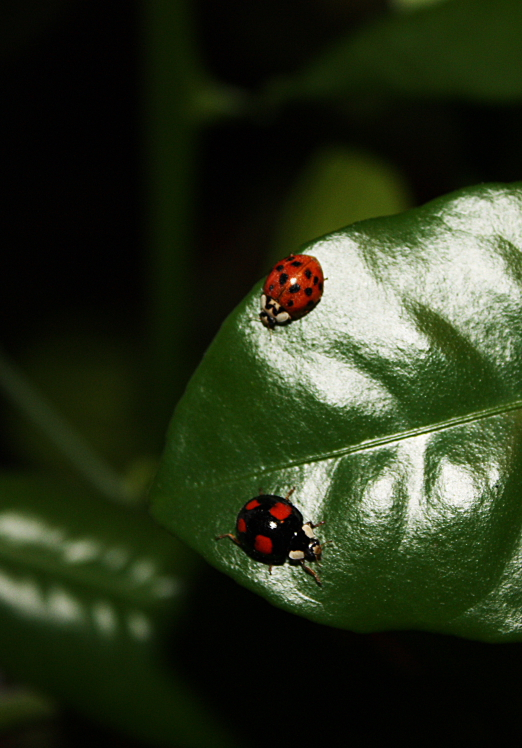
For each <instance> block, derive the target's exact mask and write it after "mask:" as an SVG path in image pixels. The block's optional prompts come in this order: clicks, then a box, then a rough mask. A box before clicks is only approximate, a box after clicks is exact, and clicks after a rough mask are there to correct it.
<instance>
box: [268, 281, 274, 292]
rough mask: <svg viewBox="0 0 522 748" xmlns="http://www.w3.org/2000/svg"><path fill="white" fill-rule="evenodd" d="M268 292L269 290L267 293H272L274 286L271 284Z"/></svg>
mask: <svg viewBox="0 0 522 748" xmlns="http://www.w3.org/2000/svg"><path fill="white" fill-rule="evenodd" d="M268 290H269V291H273V290H274V284H273V283H272V285H271V286H270V287H269V289H268Z"/></svg>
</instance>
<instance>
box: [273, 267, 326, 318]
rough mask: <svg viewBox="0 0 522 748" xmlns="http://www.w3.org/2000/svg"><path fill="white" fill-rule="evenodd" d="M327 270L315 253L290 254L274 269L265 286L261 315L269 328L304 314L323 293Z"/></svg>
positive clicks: (310, 309)
mask: <svg viewBox="0 0 522 748" xmlns="http://www.w3.org/2000/svg"><path fill="white" fill-rule="evenodd" d="M323 282H324V276H323V269H322V268H321V264H320V262H319V260H318V259H317V258H316V257H312V255H289V256H288V257H286V258H285V259H284V260H281V262H278V263H277V265H276V266H275V267H274V268H273V269H272V270H271V271H270V273H269V274H268V277H267V279H266V281H265V285H264V286H263V294H262V296H261V311H260V313H259V317H260V319H261V322H262V323H263V324H264V325H265V327H269V328H270V329H274V327H275V326H276V325H286V324H289V323H290V322H293V320H296V319H300V318H301V317H304V315H305V314H308V312H310V311H312V309H313V308H314V307H315V306H317V304H318V303H319V301H320V300H321V296H322V295H323Z"/></svg>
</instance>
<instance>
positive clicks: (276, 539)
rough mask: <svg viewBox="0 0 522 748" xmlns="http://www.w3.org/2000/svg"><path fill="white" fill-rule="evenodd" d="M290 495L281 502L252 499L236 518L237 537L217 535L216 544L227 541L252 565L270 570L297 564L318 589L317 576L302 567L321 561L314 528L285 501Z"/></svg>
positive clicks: (265, 497)
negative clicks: (228, 539) (313, 580)
mask: <svg viewBox="0 0 522 748" xmlns="http://www.w3.org/2000/svg"><path fill="white" fill-rule="evenodd" d="M292 492H293V490H292V491H290V493H289V494H288V495H287V496H286V498H284V499H283V497H282V496H272V495H261V496H258V497H257V498H255V499H251V500H250V501H248V502H247V503H246V504H245V506H244V507H243V508H242V509H241V511H240V512H239V514H238V516H237V520H236V532H237V536H236V535H233V534H232V533H226V534H225V535H220V536H219V538H218V540H219V539H221V538H230V540H232V541H233V542H234V543H235V544H236V545H239V546H240V547H241V548H242V549H243V550H244V551H245V553H246V554H247V555H249V556H250V557H251V558H253V559H254V560H255V561H261V562H262V563H264V564H268V565H270V566H277V565H280V564H284V563H285V562H286V561H288V562H289V563H290V564H294V565H296V564H299V565H300V566H302V567H303V569H304V570H305V571H306V572H307V573H308V574H310V575H311V576H313V577H314V579H315V581H316V582H317V584H318V585H321V580H320V579H319V576H318V575H317V573H316V572H315V571H313V570H312V569H311V568H310V567H309V566H307V565H306V564H305V561H320V560H321V554H322V550H323V549H322V546H321V543H320V541H319V540H318V538H316V537H315V533H314V528H315V527H317V525H314V524H312V523H311V522H306V523H303V515H302V514H301V512H300V511H299V509H297V507H295V506H294V505H293V504H292V503H291V502H290V501H289V500H288V497H289V496H290V495H291V494H292ZM321 524H322V523H321Z"/></svg>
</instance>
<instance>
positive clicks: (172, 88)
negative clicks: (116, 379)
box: [143, 0, 204, 448]
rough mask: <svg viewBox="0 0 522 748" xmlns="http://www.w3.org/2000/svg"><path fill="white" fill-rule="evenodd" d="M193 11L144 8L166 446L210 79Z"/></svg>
mask: <svg viewBox="0 0 522 748" xmlns="http://www.w3.org/2000/svg"><path fill="white" fill-rule="evenodd" d="M187 6H188V3H186V2H183V1H182V0H145V2H144V3H143V13H144V29H145V44H144V47H145V49H144V56H145V74H146V80H145V81H144V85H143V89H144V97H145V101H144V110H145V149H146V153H145V156H146V163H147V174H146V184H147V188H148V189H147V200H148V205H147V209H148V216H147V218H148V226H149V228H148V242H149V257H150V266H149V267H150V270H149V309H150V329H151V336H150V337H151V348H152V351H151V354H152V355H151V366H152V371H151V399H152V403H150V404H151V405H152V412H151V414H150V415H151V417H152V418H153V421H152V423H151V424H149V427H151V435H152V438H153V439H155V438H159V439H161V441H159V442H158V443H156V444H154V445H153V446H154V447H155V448H158V447H160V446H162V442H163V433H164V431H165V427H166V424H167V422H168V419H169V418H170V415H171V413H172V409H173V407H174V405H175V402H176V400H177V399H178V397H179V395H180V389H181V387H182V386H183V384H184V382H185V379H186V376H187V374H188V368H187V364H188V362H187V356H186V349H187V345H186V343H187V339H188V336H190V334H191V332H192V331H191V326H190V322H191V315H190V304H191V303H193V301H194V300H193V298H192V294H191V293H190V294H188V293H187V290H193V288H194V284H193V283H190V282H189V281H188V279H189V277H190V276H191V275H192V274H193V273H194V272H195V271H194V268H193V267H191V263H190V260H189V257H190V250H191V248H192V235H193V224H194V191H195V190H194V183H195V171H196V158H195V154H196V150H197V141H198V135H199V129H200V126H199V122H198V118H197V117H196V116H195V102H196V100H197V96H198V93H199V92H200V91H201V89H202V88H203V87H204V85H203V81H204V76H203V74H202V71H201V68H200V65H199V61H198V58H197V55H196V51H195V45H194V41H193V33H192V28H191V23H190V20H189V18H188V7H187Z"/></svg>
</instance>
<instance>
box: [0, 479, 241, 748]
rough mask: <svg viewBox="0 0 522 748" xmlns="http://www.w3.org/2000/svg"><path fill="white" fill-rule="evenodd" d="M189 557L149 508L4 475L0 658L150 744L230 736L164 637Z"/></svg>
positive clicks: (178, 607) (223, 741) (13, 670)
mask: <svg viewBox="0 0 522 748" xmlns="http://www.w3.org/2000/svg"><path fill="white" fill-rule="evenodd" d="M192 566H193V561H192V560H191V556H190V555H188V553H187V551H186V550H185V549H184V548H183V547H182V546H181V545H180V544H179V543H177V542H176V541H174V539H173V538H171V537H169V535H168V534H167V533H165V532H164V531H162V530H161V528H159V527H157V526H156V525H155V524H154V523H153V522H152V520H150V519H149V518H148V517H147V516H146V515H143V514H140V513H133V512H131V511H129V510H126V509H123V508H120V507H116V506H113V505H109V504H107V503H105V502H102V501H100V500H99V499H96V498H93V497H89V498H86V497H81V496H78V495H77V494H75V495H70V494H68V492H67V491H66V490H64V488H63V486H57V485H55V484H53V483H51V482H49V481H45V480H43V479H40V478H39V479H31V478H28V477H18V476H9V475H5V474H1V475H0V662H1V665H2V668H3V669H5V670H7V671H8V672H9V673H10V674H11V675H12V676H14V677H15V678H16V679H17V680H19V681H23V682H27V683H31V684H33V685H35V686H37V687H39V688H41V689H42V691H44V692H45V693H50V694H52V695H53V696H55V697H57V698H59V699H62V700H63V701H65V702H66V703H69V704H72V705H74V706H75V707H76V708H78V709H80V710H81V711H83V712H84V713H86V714H88V715H90V716H91V717H94V718H96V719H97V720H102V721H104V722H108V723H109V724H111V725H113V726H114V727H116V728H118V729H123V730H125V731H126V732H128V733H130V734H132V735H134V736H137V737H139V738H141V739H144V740H147V741H148V743H151V744H155V743H158V744H166V745H173V744H175V745H180V746H187V747H191V746H194V747H197V748H199V746H214V745H215V744H216V740H217V741H218V743H219V745H222V746H226V745H231V744H232V745H233V744H234V743H233V742H231V741H230V739H229V738H228V736H227V735H226V732H225V731H224V730H223V729H222V728H221V726H220V725H219V724H216V722H215V720H214V718H213V716H212V715H211V714H209V713H208V712H207V711H206V710H205V708H204V706H203V705H202V704H201V702H200V701H199V700H198V699H197V698H196V697H195V695H194V694H193V693H192V692H191V690H190V689H189V688H188V686H187V684H185V683H184V681H183V678H182V677H180V676H179V675H178V674H177V673H176V672H175V671H173V670H169V669H167V667H166V666H165V665H164V664H163V663H162V661H161V652H160V645H161V641H162V639H163V637H164V634H165V633H166V630H167V627H168V630H169V632H170V631H171V630H172V627H173V626H174V625H175V623H176V620H177V618H178V617H179V614H180V613H181V611H182V610H183V597H184V592H185V591H186V589H187V585H188V584H189V579H190V570H191V567H192Z"/></svg>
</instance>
